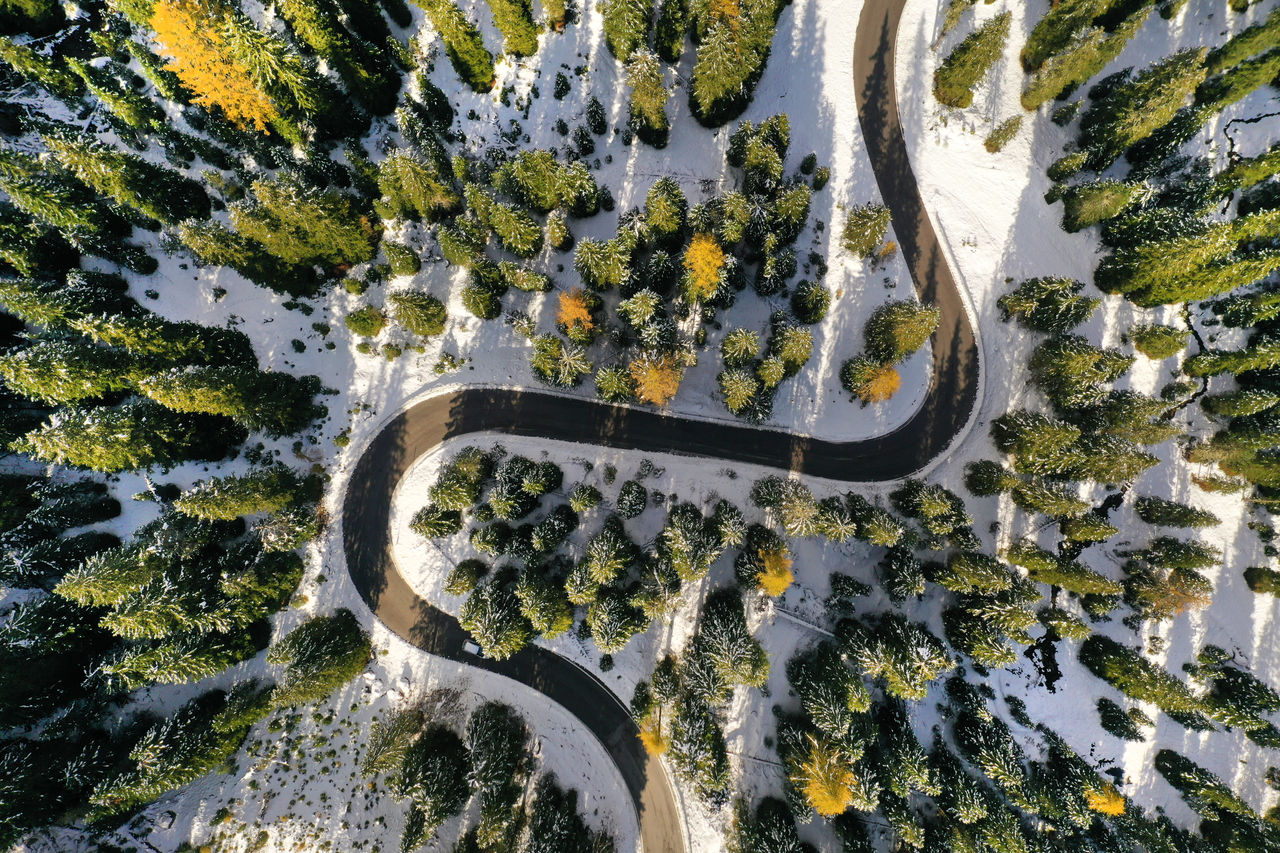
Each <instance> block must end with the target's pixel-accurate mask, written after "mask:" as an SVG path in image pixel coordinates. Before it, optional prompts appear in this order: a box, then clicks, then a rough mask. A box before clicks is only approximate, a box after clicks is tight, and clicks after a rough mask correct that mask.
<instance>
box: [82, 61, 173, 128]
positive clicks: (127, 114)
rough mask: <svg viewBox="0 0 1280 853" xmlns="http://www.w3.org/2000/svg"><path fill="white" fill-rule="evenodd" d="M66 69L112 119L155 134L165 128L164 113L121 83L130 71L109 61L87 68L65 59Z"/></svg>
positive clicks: (85, 65)
mask: <svg viewBox="0 0 1280 853" xmlns="http://www.w3.org/2000/svg"><path fill="white" fill-rule="evenodd" d="M67 67H68V68H70V69H71V70H72V71H73V72H74V73H75V74H77V75H78V76H79V77H80V79H81V80H83V81H84V85H85V88H86V89H88V90H89V91H90V92H91V93H93V95H95V96H96V97H97V99H98V100H99V101H101V102H102V103H103V104H104V105H105V106H106V107H107V109H108V110H109V111H110V113H111V115H112V116H114V117H115V118H116V119H119V120H120V121H122V122H124V124H126V125H128V126H129V127H130V128H133V129H134V130H139V131H158V130H161V129H162V128H164V127H165V125H166V118H165V114H164V110H162V109H160V107H159V106H158V105H157V104H156V103H155V101H152V100H151V99H150V98H148V97H147V96H146V95H143V94H142V93H140V92H137V91H135V90H134V89H133V88H132V87H130V86H128V85H127V84H126V83H125V82H124V79H123V78H124V77H125V76H126V75H128V74H130V73H131V72H129V71H128V69H126V68H124V67H123V66H121V65H120V64H119V63H117V62H115V61H114V60H108V61H107V62H106V63H105V64H103V65H89V64H87V63H85V62H83V61H81V60H79V59H76V58H74V57H68V58H67Z"/></svg>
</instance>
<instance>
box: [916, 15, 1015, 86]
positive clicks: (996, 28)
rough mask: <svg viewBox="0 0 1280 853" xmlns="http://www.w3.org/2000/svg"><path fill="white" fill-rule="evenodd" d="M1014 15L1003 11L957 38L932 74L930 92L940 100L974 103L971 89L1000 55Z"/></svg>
mask: <svg viewBox="0 0 1280 853" xmlns="http://www.w3.org/2000/svg"><path fill="white" fill-rule="evenodd" d="M1012 19H1013V16H1012V15H1011V14H1009V13H1003V14H1000V15H997V16H996V17H994V18H992V19H991V20H990V21H988V22H987V23H985V24H983V25H982V26H981V27H979V28H978V29H977V30H975V31H974V32H973V33H971V34H970V35H969V36H968V37H967V38H965V40H964V41H962V42H960V44H958V45H957V46H956V48H955V49H954V50H952V51H951V53H950V54H948V55H947V58H946V59H944V60H943V61H942V64H941V65H939V66H938V70H937V71H935V72H934V74H933V94H934V97H936V98H937V99H938V101H939V102H940V103H942V104H945V105H946V106H949V107H957V108H960V109H963V108H964V107H967V106H969V105H970V104H972V103H973V89H974V87H975V86H977V85H978V83H979V82H981V80H982V78H983V77H985V76H986V75H987V72H988V71H990V70H991V67H992V66H993V65H995V63H996V61H997V60H998V59H999V58H1000V53H1001V51H1002V50H1003V49H1004V43H1005V40H1006V39H1007V38H1008V37H1009V23H1010V21H1011V20H1012Z"/></svg>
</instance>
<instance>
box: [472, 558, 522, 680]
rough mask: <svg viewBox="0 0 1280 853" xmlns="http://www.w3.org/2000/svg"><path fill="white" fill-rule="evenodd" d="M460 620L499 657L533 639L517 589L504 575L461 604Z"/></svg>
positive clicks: (486, 649)
mask: <svg viewBox="0 0 1280 853" xmlns="http://www.w3.org/2000/svg"><path fill="white" fill-rule="evenodd" d="M458 621H459V622H460V623H461V624H462V627H463V628H465V629H466V630H467V631H468V632H469V633H470V634H471V636H472V637H474V638H475V640H476V642H477V643H478V644H479V645H480V647H481V648H482V649H484V653H485V654H486V655H488V656H489V657H492V658H494V659H497V660H502V659H504V658H508V657H510V656H511V655H513V654H515V653H516V652H518V651H520V649H522V648H524V647H525V645H527V644H528V642H529V640H531V639H532V634H533V632H532V627H531V626H530V624H529V621H528V620H527V619H526V618H525V617H524V616H523V615H522V614H521V612H520V601H519V599H518V598H517V597H516V594H515V590H514V589H513V588H512V584H511V583H509V582H508V580H507V579H506V578H502V577H499V578H495V579H494V580H491V581H489V582H488V583H485V584H483V585H481V586H479V587H477V588H476V590H475V591H474V592H472V593H471V595H470V596H469V597H468V598H467V601H466V603H465V604H464V605H463V606H462V612H461V614H460V617H459V620H458Z"/></svg>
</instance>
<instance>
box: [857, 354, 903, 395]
mask: <svg viewBox="0 0 1280 853" xmlns="http://www.w3.org/2000/svg"><path fill="white" fill-rule="evenodd" d="M901 387H902V377H901V376H899V375H898V371H896V370H894V369H893V368H892V367H890V366H889V365H887V364H885V365H881V366H880V367H878V368H876V370H875V372H874V373H872V374H871V377H870V378H869V379H868V380H867V384H866V385H864V386H863V388H862V389H861V390H860V391H859V392H858V396H859V397H860V398H861V399H862V402H864V403H883V402H884V401H885V400H888V399H889V398H890V397H892V396H893V395H894V394H896V393H898V389H899V388H901Z"/></svg>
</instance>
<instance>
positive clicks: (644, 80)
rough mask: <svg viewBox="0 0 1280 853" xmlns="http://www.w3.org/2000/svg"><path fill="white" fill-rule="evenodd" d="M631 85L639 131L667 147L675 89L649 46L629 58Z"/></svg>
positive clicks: (633, 121) (634, 122)
mask: <svg viewBox="0 0 1280 853" xmlns="http://www.w3.org/2000/svg"><path fill="white" fill-rule="evenodd" d="M667 5H669V3H664V4H663V7H664V8H665V7H666V6H667ZM627 85H628V86H630V87H631V106H630V116H631V120H630V124H631V126H632V127H633V128H634V129H635V131H636V135H637V136H638V137H640V140H641V141H642V142H646V143H648V144H650V145H652V146H654V147H655V148H663V147H665V146H666V144H667V136H668V132H669V129H670V127H671V121H670V119H668V118H667V108H666V104H667V99H668V98H670V97H671V93H670V92H669V91H668V90H667V87H666V80H665V78H664V76H663V72H662V66H661V64H659V62H658V58H657V57H656V56H654V55H653V54H652V53H650V52H649V51H647V50H636V51H635V52H634V53H633V54H632V56H631V59H630V61H628V62H627ZM655 186H656V185H655ZM677 189H678V188H677ZM647 207H648V205H647V204H646V211H647Z"/></svg>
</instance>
